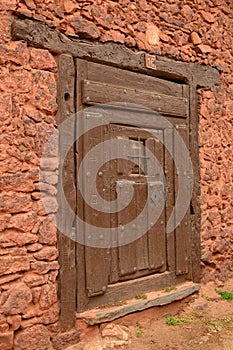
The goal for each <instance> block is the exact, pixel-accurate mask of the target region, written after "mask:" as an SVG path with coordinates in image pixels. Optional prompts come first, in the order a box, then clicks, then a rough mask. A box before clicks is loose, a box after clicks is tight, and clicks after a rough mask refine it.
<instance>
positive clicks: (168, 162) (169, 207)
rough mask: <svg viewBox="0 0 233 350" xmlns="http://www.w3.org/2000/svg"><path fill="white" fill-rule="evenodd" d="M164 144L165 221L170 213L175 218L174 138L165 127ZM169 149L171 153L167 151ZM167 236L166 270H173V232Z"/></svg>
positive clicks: (170, 129)
mask: <svg viewBox="0 0 233 350" xmlns="http://www.w3.org/2000/svg"><path fill="white" fill-rule="evenodd" d="M164 141H165V142H164V144H165V176H166V223H167V222H168V220H169V218H170V217H171V215H173V220H175V217H174V213H173V207H174V201H175V197H174V163H173V159H174V140H173V129H172V128H167V129H165V130H164ZM168 149H169V150H171V153H170V152H169V151H168ZM166 236H167V266H168V271H175V232H174V230H173V231H172V232H169V233H166Z"/></svg>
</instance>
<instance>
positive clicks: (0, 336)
mask: <svg viewBox="0 0 233 350" xmlns="http://www.w3.org/2000/svg"><path fill="white" fill-rule="evenodd" d="M0 344H1V350H11V349H13V332H12V331H11V332H5V333H2V332H0Z"/></svg>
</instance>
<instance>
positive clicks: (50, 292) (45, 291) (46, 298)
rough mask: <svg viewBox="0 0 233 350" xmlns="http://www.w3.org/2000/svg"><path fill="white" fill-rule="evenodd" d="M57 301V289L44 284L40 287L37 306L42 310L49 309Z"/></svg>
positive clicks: (51, 285)
mask: <svg viewBox="0 0 233 350" xmlns="http://www.w3.org/2000/svg"><path fill="white" fill-rule="evenodd" d="M56 301H57V289H56V286H55V285H53V284H45V285H44V286H42V287H41V293H40V299H39V305H40V307H41V309H42V310H44V309H49V308H50V307H51V306H52V305H53V304H54V303H56Z"/></svg>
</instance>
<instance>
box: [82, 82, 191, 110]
mask: <svg viewBox="0 0 233 350" xmlns="http://www.w3.org/2000/svg"><path fill="white" fill-rule="evenodd" d="M82 91H83V93H82V102H83V103H84V104H87V105H93V104H96V103H97V104H104V103H110V104H111V103H113V102H126V101H127V102H128V103H133V104H135V103H136V104H137V105H139V106H141V108H143V109H144V108H145V107H147V108H151V109H152V110H154V111H158V112H161V113H163V114H169V115H174V116H179V117H186V116H187V114H188V104H187V102H186V99H185V98H183V97H175V96H169V95H164V94H157V93H154V92H148V91H145V90H144V91H143V90H137V89H132V88H127V87H125V88H122V87H119V86H116V85H111V84H105V83H99V82H95V81H85V80H84V81H83V82H82Z"/></svg>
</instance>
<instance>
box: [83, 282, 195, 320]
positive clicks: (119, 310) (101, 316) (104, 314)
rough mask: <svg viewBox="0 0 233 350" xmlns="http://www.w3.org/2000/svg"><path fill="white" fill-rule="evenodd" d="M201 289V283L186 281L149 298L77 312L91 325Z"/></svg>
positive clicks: (172, 300) (163, 303)
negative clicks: (103, 308)
mask: <svg viewBox="0 0 233 350" xmlns="http://www.w3.org/2000/svg"><path fill="white" fill-rule="evenodd" d="M199 290H200V285H199V284H195V283H192V282H186V283H184V284H182V285H180V286H178V287H177V289H176V290H175V291H172V292H169V293H164V292H157V293H156V292H152V293H147V294H146V296H147V299H145V300H140V301H136V299H134V300H133V299H131V300H127V302H126V305H122V306H118V307H117V306H115V307H114V306H112V307H111V306H110V307H108V308H107V309H105V310H101V309H96V310H95V309H94V310H90V311H87V312H83V313H79V314H77V317H78V318H79V319H83V320H85V321H86V323H87V324H89V325H94V324H98V323H103V322H110V321H113V320H115V319H117V318H120V317H123V316H125V315H128V314H130V313H132V312H137V311H142V310H145V309H148V308H150V307H155V306H163V305H167V304H170V303H172V302H174V301H178V300H181V299H184V298H186V297H187V296H189V295H191V294H193V293H196V292H198V291H199Z"/></svg>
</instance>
